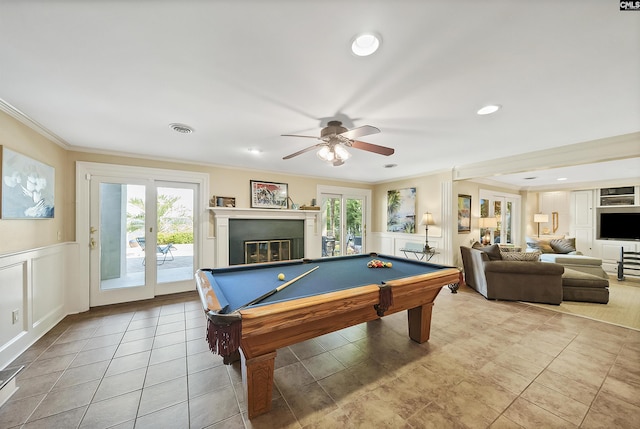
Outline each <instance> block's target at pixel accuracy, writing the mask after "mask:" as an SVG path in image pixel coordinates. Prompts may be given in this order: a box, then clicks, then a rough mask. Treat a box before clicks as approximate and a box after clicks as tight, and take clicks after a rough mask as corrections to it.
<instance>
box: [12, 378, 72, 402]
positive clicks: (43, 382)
mask: <svg viewBox="0 0 640 429" xmlns="http://www.w3.org/2000/svg"><path fill="white" fill-rule="evenodd" d="M63 372H64V371H56V372H50V373H49V374H43V375H39V376H37V377H31V378H25V379H17V380H16V385H17V386H18V390H17V391H16V392H15V393H14V394H13V396H11V398H10V399H11V400H12V401H13V400H16V399H21V398H26V397H27V396H33V395H38V394H41V393H47V392H49V391H50V390H51V388H52V387H53V385H54V384H56V382H57V381H58V379H59V378H60V376H61V375H62V373H63Z"/></svg>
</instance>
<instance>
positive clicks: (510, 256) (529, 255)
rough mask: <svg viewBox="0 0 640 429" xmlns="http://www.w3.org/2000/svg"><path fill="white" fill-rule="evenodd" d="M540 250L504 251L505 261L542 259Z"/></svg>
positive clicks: (503, 258)
mask: <svg viewBox="0 0 640 429" xmlns="http://www.w3.org/2000/svg"><path fill="white" fill-rule="evenodd" d="M540 255H541V253H540V251H538V250H535V251H533V252H502V260H503V261H537V260H539V259H540Z"/></svg>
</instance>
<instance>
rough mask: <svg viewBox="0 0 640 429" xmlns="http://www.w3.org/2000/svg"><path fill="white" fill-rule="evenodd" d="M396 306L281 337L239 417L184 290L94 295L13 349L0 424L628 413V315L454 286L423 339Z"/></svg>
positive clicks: (383, 423)
mask: <svg viewBox="0 0 640 429" xmlns="http://www.w3.org/2000/svg"><path fill="white" fill-rule="evenodd" d="M405 314H406V313H404V312H403V313H399V314H396V315H391V316H388V317H385V318H383V319H381V320H377V321H374V322H369V323H366V324H361V325H358V326H354V327H351V328H348V329H345V330H342V331H339V332H335V333H332V334H328V335H325V336H323V337H319V338H317V339H313V340H310V341H307V342H305V343H301V344H296V345H294V346H292V347H288V348H286V349H282V350H279V351H278V357H277V360H276V372H275V384H276V386H275V387H276V388H275V389H274V399H273V408H272V411H271V412H270V413H268V414H266V415H263V416H260V417H259V418H256V419H253V420H252V421H249V420H248V419H247V417H246V407H245V403H244V399H243V394H242V382H241V374H240V368H239V366H238V365H234V366H225V365H222V361H221V359H220V358H219V357H217V356H214V355H212V354H211V353H210V352H209V350H208V348H207V344H206V342H205V340H204V334H205V319H204V316H203V312H202V310H201V307H200V303H199V301H198V300H197V295H196V294H195V292H194V293H188V294H181V295H179V296H173V297H163V298H157V299H155V300H152V301H149V302H143V303H129V304H126V305H116V306H109V307H105V308H97V309H92V310H91V311H89V312H86V313H83V314H80V315H73V316H69V317H67V318H65V319H64V320H63V321H62V322H60V323H59V324H58V325H57V326H56V327H55V328H54V329H52V330H51V331H50V332H49V333H48V334H47V335H46V336H45V337H43V338H42V339H41V340H40V341H38V342H37V343H36V344H34V345H33V346H32V347H31V348H30V349H29V350H27V351H26V352H25V353H23V354H22V355H21V356H20V357H19V358H17V359H16V361H15V362H14V363H15V364H18V363H20V364H24V365H25V366H26V368H25V369H24V370H23V371H22V373H20V375H19V376H18V381H17V384H18V385H19V387H20V389H19V390H18V391H17V392H16V394H15V395H14V396H13V397H12V398H11V399H10V401H9V402H7V403H6V404H5V405H4V406H3V407H2V408H0V428H18V427H20V428H25V429H31V428H78V427H79V428H91V429H98V428H119V429H120V428H122V429H124V428H134V427H135V428H147V427H149V428H156V429H157V428H172V429H174V428H232V429H233V428H285V427H286V428H289V427H290V428H300V427H305V428H359V427H367V428H369V427H374V426H377V427H385V428H488V427H491V428H520V427H523V428H536V429H537V428H572V427H581V428H613V427H615V428H632V427H633V428H637V427H640V426H638V422H640V331H635V330H631V329H626V328H621V327H618V326H614V325H610V324H606V323H601V322H595V321H592V320H589V319H584V318H579V317H576V316H571V315H567V314H561V313H556V312H553V311H549V310H546V309H541V308H536V307H533V306H529V305H526V304H522V303H508V302H495V301H487V300H485V299H484V298H483V297H481V296H480V295H479V294H477V293H476V292H474V291H472V290H470V289H467V288H464V287H463V288H462V289H461V290H460V293H458V294H451V293H449V291H448V289H446V288H445V289H444V290H443V291H442V293H441V294H440V295H439V296H438V298H437V299H436V303H435V307H434V315H433V323H432V329H431V339H430V340H429V342H428V343H425V344H422V345H420V344H416V343H414V342H412V341H410V340H409V339H408V337H407V328H406V316H405Z"/></svg>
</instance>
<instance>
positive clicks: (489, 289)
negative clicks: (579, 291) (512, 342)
mask: <svg viewBox="0 0 640 429" xmlns="http://www.w3.org/2000/svg"><path fill="white" fill-rule="evenodd" d="M496 248H497V246H496V247H495V248H494V247H493V246H488V247H487V248H484V249H483V250H480V249H474V248H470V247H466V246H460V252H461V253H462V263H463V265H464V275H465V282H466V284H467V285H469V286H470V287H472V288H473V289H475V290H477V291H478V292H480V293H481V294H482V295H483V296H484V297H485V298H487V299H500V300H507V301H527V302H539V303H545V304H560V303H561V302H562V274H563V272H564V267H563V266H562V265H559V264H554V263H549V262H537V261H514V260H502V259H501V257H500V251H499V248H498V249H497V254H496V252H495V250H496ZM490 255H491V257H490ZM492 259H493V260H492Z"/></svg>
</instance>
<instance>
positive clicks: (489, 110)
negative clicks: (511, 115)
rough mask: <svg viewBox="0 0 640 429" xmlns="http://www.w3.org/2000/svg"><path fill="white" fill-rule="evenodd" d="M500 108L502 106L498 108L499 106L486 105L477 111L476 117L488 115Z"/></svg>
mask: <svg viewBox="0 0 640 429" xmlns="http://www.w3.org/2000/svg"><path fill="white" fill-rule="evenodd" d="M501 107H502V106H500V105H499V104H488V105H486V106H484V107H483V108H481V109H480V110H478V115H490V114H492V113H495V112H497V111H498V110H500V108H501Z"/></svg>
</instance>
